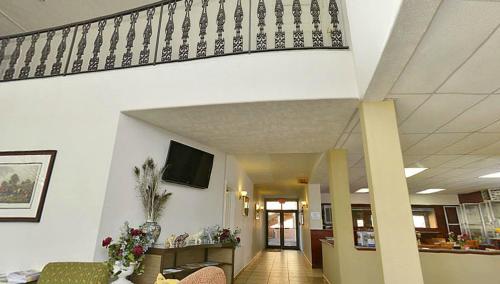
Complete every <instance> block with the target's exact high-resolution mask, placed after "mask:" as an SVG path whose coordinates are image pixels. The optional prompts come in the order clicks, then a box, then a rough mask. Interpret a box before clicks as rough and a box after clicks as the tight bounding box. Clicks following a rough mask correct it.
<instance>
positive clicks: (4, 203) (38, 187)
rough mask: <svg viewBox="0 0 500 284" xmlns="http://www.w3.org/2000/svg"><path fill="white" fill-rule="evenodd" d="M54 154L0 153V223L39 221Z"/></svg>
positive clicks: (44, 152) (35, 152) (39, 152)
mask: <svg viewBox="0 0 500 284" xmlns="http://www.w3.org/2000/svg"><path fill="white" fill-rule="evenodd" d="M56 154H57V151H55V150H43V151H10V152H0V222H40V218H41V217H42V211H43V205H44V203H45V196H46V195H47V190H48V188H49V182H50V176H51V174H52V168H53V167H54V161H55V158H56Z"/></svg>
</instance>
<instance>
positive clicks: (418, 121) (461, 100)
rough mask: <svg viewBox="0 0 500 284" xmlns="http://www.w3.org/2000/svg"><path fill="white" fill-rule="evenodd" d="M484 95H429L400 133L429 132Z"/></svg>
mask: <svg viewBox="0 0 500 284" xmlns="http://www.w3.org/2000/svg"><path fill="white" fill-rule="evenodd" d="M484 97H485V96H477V95H459V94H440V95H434V96H432V97H430V98H429V99H428V100H427V101H426V102H425V103H424V104H422V105H421V106H420V107H419V108H418V109H417V110H416V111H415V112H414V113H413V114H412V115H411V116H410V117H409V118H408V119H407V120H406V121H405V122H404V123H402V124H401V126H400V127H399V130H400V131H401V133H431V132H434V131H435V130H436V129H438V128H439V127H441V126H443V125H444V124H445V123H447V122H449V121H450V120H452V119H453V118H455V117H456V116H458V115H459V114H460V113H462V112H463V111H465V110H466V109H468V108H470V107H471V106H473V105H474V104H475V103H477V102H478V101H480V100H481V99H483V98H484Z"/></svg>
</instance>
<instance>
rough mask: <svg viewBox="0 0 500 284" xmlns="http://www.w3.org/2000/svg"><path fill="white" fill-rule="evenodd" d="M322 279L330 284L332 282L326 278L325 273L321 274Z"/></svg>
mask: <svg viewBox="0 0 500 284" xmlns="http://www.w3.org/2000/svg"><path fill="white" fill-rule="evenodd" d="M323 279H325V281H326V283H328V284H332V282H330V280H328V278H326V276H325V274H323Z"/></svg>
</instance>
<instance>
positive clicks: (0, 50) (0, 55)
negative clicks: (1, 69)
mask: <svg viewBox="0 0 500 284" xmlns="http://www.w3.org/2000/svg"><path fill="white" fill-rule="evenodd" d="M9 41H10V39H8V38H4V39H2V42H1V43H0V65H1V64H2V61H3V59H4V57H5V48H6V47H7V45H8V44H9Z"/></svg>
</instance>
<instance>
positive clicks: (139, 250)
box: [132, 245, 144, 257]
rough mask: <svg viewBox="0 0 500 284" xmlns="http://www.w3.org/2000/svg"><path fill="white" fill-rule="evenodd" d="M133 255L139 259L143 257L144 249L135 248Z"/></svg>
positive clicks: (140, 247)
mask: <svg viewBox="0 0 500 284" xmlns="http://www.w3.org/2000/svg"><path fill="white" fill-rule="evenodd" d="M132 253H133V254H134V255H135V256H136V257H139V256H141V255H142V254H143V253H144V249H143V248H142V246H139V245H137V246H135V247H134V248H133V249H132Z"/></svg>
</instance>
